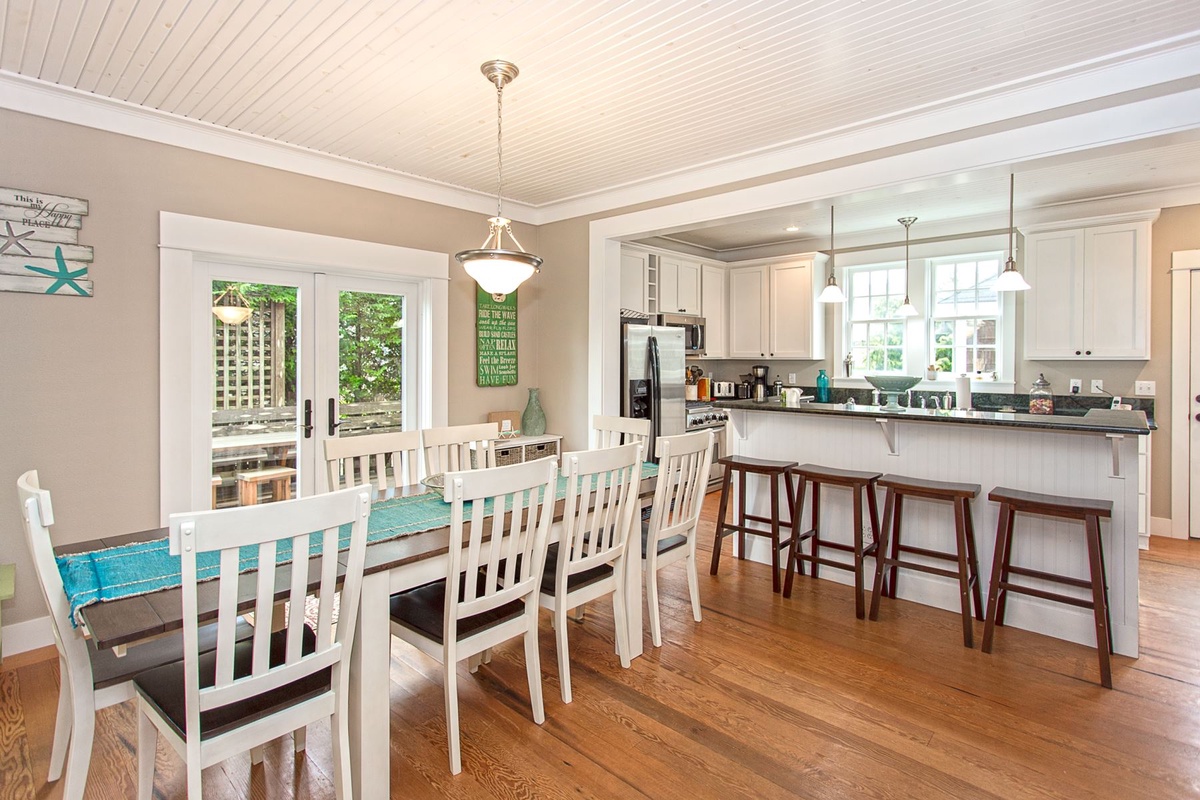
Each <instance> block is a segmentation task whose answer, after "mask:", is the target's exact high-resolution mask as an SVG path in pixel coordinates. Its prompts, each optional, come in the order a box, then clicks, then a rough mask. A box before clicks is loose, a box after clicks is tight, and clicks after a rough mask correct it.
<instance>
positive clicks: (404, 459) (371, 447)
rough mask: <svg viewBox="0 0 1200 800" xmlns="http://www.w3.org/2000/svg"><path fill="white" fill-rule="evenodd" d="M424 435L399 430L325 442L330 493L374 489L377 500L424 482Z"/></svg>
mask: <svg viewBox="0 0 1200 800" xmlns="http://www.w3.org/2000/svg"><path fill="white" fill-rule="evenodd" d="M421 462H422V454H421V432H420V431H400V432H396V433H377V434H369V435H366V436H344V437H341V438H338V439H326V440H325V467H326V476H327V478H328V481H329V482H328V484H327V485H328V491H331V492H333V491H337V490H338V489H345V488H347V487H350V486H374V487H375V494H374V499H376V500H378V499H382V498H386V497H389V496H391V495H392V494H393V493H394V491H395V489H396V488H397V487H400V486H411V485H412V484H414V483H416V482H417V481H419V480H420V479H421Z"/></svg>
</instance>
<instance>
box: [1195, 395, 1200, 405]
mask: <svg viewBox="0 0 1200 800" xmlns="http://www.w3.org/2000/svg"><path fill="white" fill-rule="evenodd" d="M1196 402H1197V403H1200V394H1198V395H1196Z"/></svg>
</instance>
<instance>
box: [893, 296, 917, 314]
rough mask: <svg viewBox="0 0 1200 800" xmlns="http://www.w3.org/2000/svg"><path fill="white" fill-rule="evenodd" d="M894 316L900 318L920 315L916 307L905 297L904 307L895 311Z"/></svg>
mask: <svg viewBox="0 0 1200 800" xmlns="http://www.w3.org/2000/svg"><path fill="white" fill-rule="evenodd" d="M896 314H897V316H901V317H916V316H919V315H920V312H918V311H917V307H916V306H914V305H913V304H912V303H910V302H908V298H907V297H906V298H904V305H902V306H900V307H899V308H898V309H896Z"/></svg>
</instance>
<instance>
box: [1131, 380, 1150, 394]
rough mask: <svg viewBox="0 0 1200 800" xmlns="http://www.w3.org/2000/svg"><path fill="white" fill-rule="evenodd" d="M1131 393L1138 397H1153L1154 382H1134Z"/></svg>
mask: <svg viewBox="0 0 1200 800" xmlns="http://www.w3.org/2000/svg"><path fill="white" fill-rule="evenodd" d="M1133 393H1134V394H1136V395H1137V396H1138V397H1154V381H1135V382H1134V384H1133Z"/></svg>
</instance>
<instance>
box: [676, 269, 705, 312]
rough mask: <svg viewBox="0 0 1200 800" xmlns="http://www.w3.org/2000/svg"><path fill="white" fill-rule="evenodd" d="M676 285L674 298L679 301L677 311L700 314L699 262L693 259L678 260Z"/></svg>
mask: <svg viewBox="0 0 1200 800" xmlns="http://www.w3.org/2000/svg"><path fill="white" fill-rule="evenodd" d="M677 286H678V291H677V292H676V295H675V299H676V300H677V301H678V303H679V313H681V314H697V315H698V314H700V308H701V303H700V264H699V263H697V262H695V261H680V262H679V281H678V284H677Z"/></svg>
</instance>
